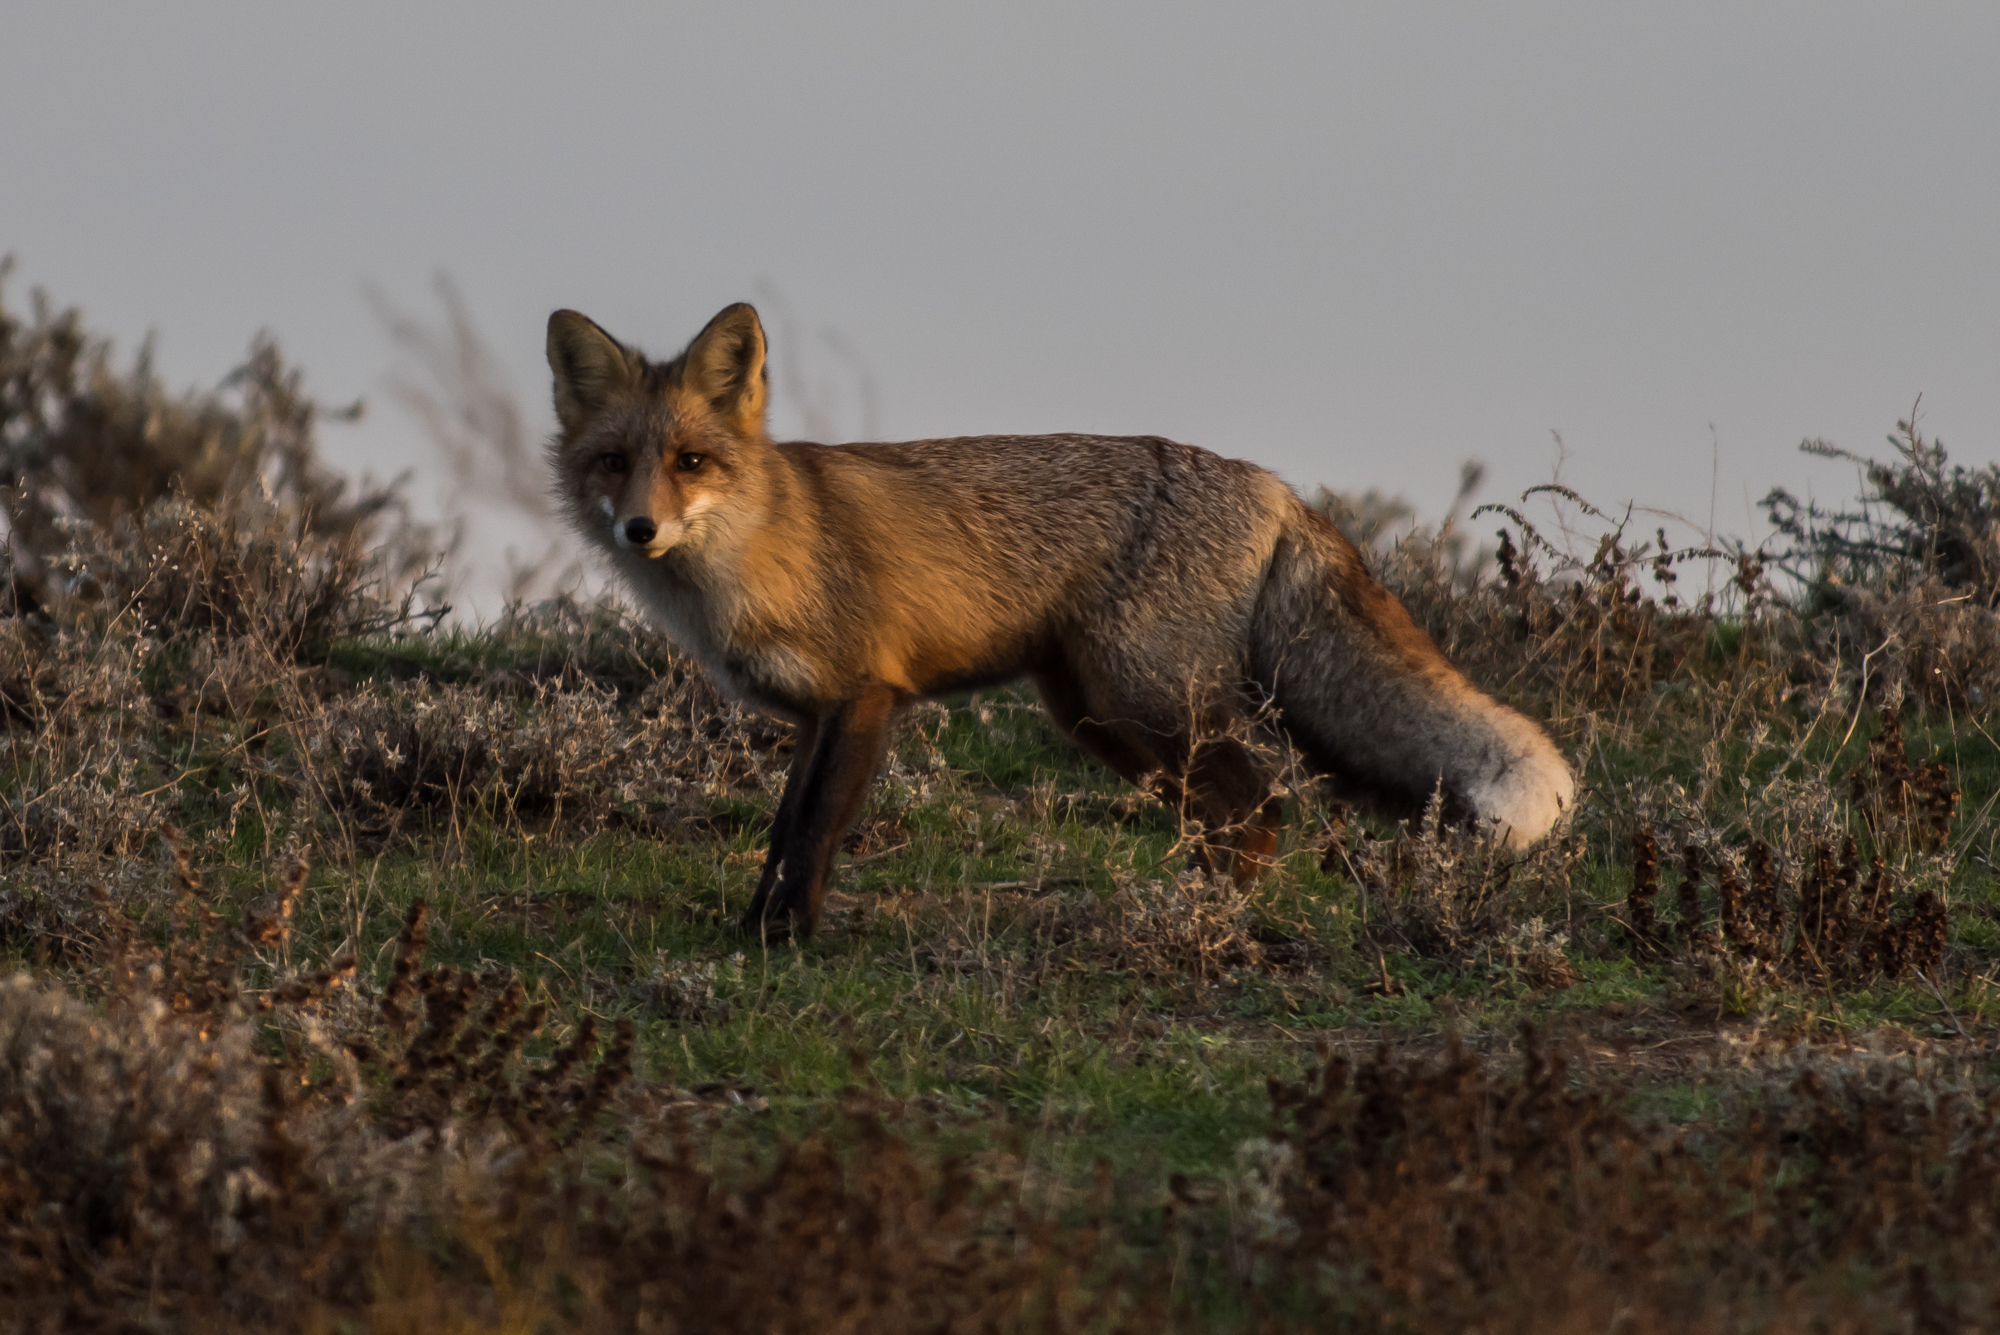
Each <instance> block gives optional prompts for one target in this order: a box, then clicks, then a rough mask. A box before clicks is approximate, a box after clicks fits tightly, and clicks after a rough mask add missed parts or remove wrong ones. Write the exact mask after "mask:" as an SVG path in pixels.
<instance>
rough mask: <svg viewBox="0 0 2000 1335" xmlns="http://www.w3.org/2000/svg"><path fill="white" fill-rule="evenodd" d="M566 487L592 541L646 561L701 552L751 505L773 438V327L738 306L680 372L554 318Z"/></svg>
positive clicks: (581, 324)
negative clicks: (769, 346) (769, 351)
mask: <svg viewBox="0 0 2000 1335" xmlns="http://www.w3.org/2000/svg"><path fill="white" fill-rule="evenodd" d="M549 369H550V370H552V371H553V372H555V399H556V418H557V420H558V421H559V422H560V423H561V427H562V430H561V432H560V434H559V435H558V436H557V438H556V440H555V443H554V445H553V446H552V448H551V460H552V462H553V463H554V465H555V471H556V488H557V492H558V495H559V496H560V498H561V500H562V503H563V506H564V508H565V509H566V510H567V511H568V512H569V516H570V519H571V521H572V522H574V523H575V524H576V526H577V528H578V529H579V531H581V532H582V533H583V534H585V535H586V536H587V537H589V538H591V539H592V540H594V541H596V542H599V543H602V544H603V545H605V546H606V547H612V548H617V549H621V550H625V551H630V552H632V553H634V554H636V555H643V556H647V557H658V556H664V555H665V554H666V553H667V552H669V551H672V550H674V549H676V548H680V549H683V550H687V551H694V550H698V549H699V548H700V547H701V546H703V545H704V544H705V543H707V542H708V541H709V540H710V539H711V538H712V537H714V536H715V534H717V533H718V532H721V531H723V530H726V529H727V527H728V526H729V524H730V522H731V521H732V520H734V519H737V518H740V517H741V510H742V507H743V505H744V504H745V503H748V502H752V501H753V499H754V496H755V493H756V490H757V481H758V478H759V477H760V475H761V473H762V464H763V460H764V458H765V454H766V452H767V451H769V450H770V448H771V443H770V438H769V437H768V436H766V435H765V433H764V402H765V398H766V393H767V378H766V375H765V371H764V326H763V325H762V324H761V323H759V321H758V319H757V312H756V311H755V310H753V309H752V308H751V307H749V306H748V305H745V304H744V303H742V302H738V303H737V304H736V305H734V306H731V307H729V308H728V309H727V310H725V311H723V312H722V313H721V314H720V315H718V316H716V317H715V318H714V319H713V320H710V321H709V322H708V327H707V328H706V329H703V330H702V331H701V333H699V334H697V335H696V336H695V340H694V342H692V343H690V344H688V348H687V351H686V352H683V353H682V354H681V355H680V356H678V357H676V358H674V359H673V360H672V361H670V362H651V361H648V360H647V359H646V358H645V356H644V355H643V354H642V353H640V352H639V351H638V350H637V349H634V348H628V347H625V346H624V345H623V344H621V343H619V342H618V340H616V339H614V338H612V337H611V335H609V334H607V333H605V332H604V331H603V330H602V329H600V328H599V327H598V326H597V325H596V324H594V323H592V322H591V321H590V320H588V319H586V318H585V317H583V316H581V315H579V314H577V313H576V312H575V311H557V312H556V313H555V314H554V315H551V316H550V317H549Z"/></svg>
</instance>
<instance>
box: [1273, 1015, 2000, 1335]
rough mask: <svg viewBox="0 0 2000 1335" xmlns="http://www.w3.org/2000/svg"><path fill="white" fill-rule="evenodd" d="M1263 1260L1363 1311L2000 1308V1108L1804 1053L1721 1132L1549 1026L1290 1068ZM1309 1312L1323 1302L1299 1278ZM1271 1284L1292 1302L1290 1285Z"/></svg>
mask: <svg viewBox="0 0 2000 1335" xmlns="http://www.w3.org/2000/svg"><path fill="white" fill-rule="evenodd" d="M1273 1099H1274V1107H1275V1110H1276V1124H1275V1126H1274V1129H1273V1132H1272V1139H1273V1141H1274V1142H1275V1143H1276V1145H1277V1147H1278V1152H1276V1153H1268V1154H1266V1155H1264V1156H1261V1158H1262V1163H1263V1164H1264V1165H1265V1167H1264V1168H1263V1170H1262V1172H1263V1176H1264V1179H1265V1183H1266V1190H1268V1191H1270V1192H1271V1193H1273V1194H1274V1195H1275V1197H1276V1198H1277V1200H1278V1201H1279V1203H1280V1204H1279V1206H1278V1211H1277V1213H1278V1219H1279V1224H1280V1226H1279V1227H1277V1228H1275V1229H1272V1230H1270V1231H1269V1232H1268V1234H1267V1236H1266V1237H1265V1238H1264V1239H1263V1240H1262V1241H1261V1243H1260V1244H1259V1247H1258V1256H1257V1259H1256V1260H1255V1261H1254V1262H1253V1270H1252V1273H1253V1275H1254V1277H1255V1278H1256V1279H1257V1280H1258V1281H1259V1282H1260V1283H1261V1284H1263V1285H1266V1286H1268V1287H1266V1288H1264V1289H1263V1290H1262V1291H1263V1292H1264V1293H1266V1294H1267V1295H1277V1296H1279V1301H1282V1295H1284V1294H1285V1292H1286V1288H1287V1285H1288V1283H1289V1284H1296V1285H1300V1286H1303V1287H1304V1288H1305V1289H1306V1290H1307V1291H1309V1292H1311V1293H1312V1294H1314V1295H1315V1298H1316V1300H1317V1302H1319V1303H1323V1304H1327V1305H1328V1306H1329V1307H1330V1312H1329V1311H1327V1310H1325V1309H1322V1314H1321V1316H1320V1317H1319V1318H1317V1319H1316V1320H1319V1321H1324V1320H1326V1319H1327V1317H1328V1316H1329V1315H1330V1316H1332V1318H1333V1320H1334V1322H1335V1323H1336V1324H1338V1325H1339V1326H1340V1327H1341V1328H1344V1329H1367V1330H1372V1329H1383V1328H1388V1329H1410V1330H1459V1329H1465V1328H1467V1327H1468V1326H1469V1325H1473V1324H1476V1325H1477V1326H1478V1327H1479V1328H1480V1329H1482V1330H1498V1331H1547V1330H1603V1329H1612V1328H1616V1329H1621V1330H1639V1331H1670V1330H1671V1331H1686V1330H1715V1331H1721V1330H1739V1329H1759V1330H1799V1331H1803V1330H1818V1329H1840V1330H1884V1331H1887V1330H1904V1329H1909V1328H1910V1325H1909V1324H1908V1323H1909V1322H1910V1321H1911V1320H1912V1318H1913V1317H1914V1319H1915V1321H1916V1326H1917V1328H1919V1329H1962V1328H1979V1327H1984V1326H1986V1325H1989V1324H1990V1323H1991V1322H1992V1321H1993V1320H1994V1318H1995V1316H1996V1315H2000V1314H1996V1312H1995V1310H1994V1293H1993V1289H1992V1286H1991V1284H1990V1283H1989V1282H1988V1280H1989V1278H1990V1275H1991V1273H1992V1267H1993V1265H1994V1264H1995V1262H1996V1260H2000V1230H1997V1229H1996V1227H1995V1222H1994V1219H1993V1217H1992V1212H1991V1210H1990V1208H1989V1206H1988V1202H1989V1201H1990V1200H1991V1197H1992V1193H1993V1192H1994V1191H1995V1190H1996V1189H1997V1188H2000V1122H1996V1120H1995V1117H1994V1114H1993V1111H1992V1107H1991V1105H1990V1103H1988V1102H1987V1100H1986V1099H1985V1098H1983V1097H1980V1096H1978V1095H1977V1094H1975V1093H1973V1092H1971V1091H1962V1090H1961V1089H1959V1088H1956V1087H1954V1085H1953V1083H1952V1082H1951V1081H1950V1080H1949V1079H1947V1078H1946V1076H1945V1074H1944V1073H1943V1072H1941V1071H1939V1070H1937V1069H1935V1068H1928V1069H1927V1068H1925V1067H1923V1066H1922V1065H1919V1064H1917V1063H1908V1064H1905V1063H1902V1062H1897V1063H1894V1064H1881V1065H1877V1066H1873V1067H1871V1066H1867V1065H1855V1064H1853V1063H1849V1064H1846V1065H1834V1064H1832V1063H1828V1062H1826V1061H1824V1060H1823V1059H1818V1058H1813V1057H1807V1058H1805V1059H1804V1060H1803V1061H1801V1062H1800V1063H1799V1064H1798V1065H1797V1066H1796V1067H1795V1068H1794V1071H1793V1074H1792V1078H1791V1079H1790V1081H1789V1083H1788V1085H1787V1086H1786V1087H1783V1088H1781V1089H1778V1090H1774V1091H1773V1093H1772V1095H1771V1097H1770V1098H1769V1099H1768V1100H1766V1101H1760V1102H1758V1103H1756V1104H1753V1105H1752V1106H1750V1107H1749V1108H1747V1109H1745V1110H1741V1111H1738V1112H1737V1113H1735V1114H1734V1115H1732V1116H1731V1117H1729V1118H1728V1119H1726V1120H1724V1121H1723V1122H1722V1123H1721V1124H1720V1125H1717V1126H1715V1127H1713V1128H1712V1129H1710V1130H1707V1131H1705V1132H1702V1131H1693V1130H1687V1129H1674V1128H1658V1127H1653V1126H1649V1125H1646V1124H1644V1123H1641V1122H1639V1121H1636V1120H1634V1119H1633V1118H1632V1117H1631V1116H1629V1115H1628V1114H1626V1113H1625V1112H1623V1111H1622V1110H1621V1103H1622V1099H1621V1091H1620V1090H1619V1089H1618V1088H1617V1087H1616V1086H1611V1085H1603V1084H1598V1083H1594V1082H1592V1081H1590V1080H1588V1079H1584V1080H1579V1079H1578V1078H1577V1077H1576V1075H1575V1073H1574V1072H1572V1071H1571V1070H1570V1068H1569V1066H1568V1063H1567V1062H1566V1060H1565V1059H1564V1057H1563V1056H1562V1055H1561V1054H1560V1053H1552V1052H1548V1051H1545V1050H1544V1049H1543V1048H1542V1047H1541V1045H1540V1042H1539V1040H1538V1037H1537V1035H1536V1034H1535V1033H1534V1031H1533V1030H1532V1029H1530V1030H1528V1031H1527V1032H1526V1036H1525V1040H1524V1043H1523V1061H1522V1065H1521V1068H1520V1069H1519V1071H1518V1072H1517V1073H1514V1072H1508V1071H1506V1070H1504V1069H1496V1068H1495V1067H1494V1066H1492V1065H1490V1064H1488V1063H1485V1062H1483V1061H1481V1060H1480V1059H1479V1058H1477V1057H1474V1056H1472V1055H1470V1054H1468V1053H1466V1052H1464V1051H1462V1050H1460V1049H1458V1048H1456V1047H1454V1048H1453V1049H1452V1050H1451V1051H1449V1052H1448V1053H1446V1054H1445V1055H1444V1056H1443V1057H1442V1058H1439V1059H1435V1060H1426V1059H1423V1058H1413V1059H1402V1058H1398V1057H1396V1056H1394V1055H1393V1054H1391V1053H1390V1052H1389V1051H1388V1050H1387V1049H1383V1050H1380V1051H1378V1052H1377V1053H1376V1055H1375V1056H1374V1057H1372V1058H1370V1059H1368V1060H1364V1061H1361V1062H1359V1063H1350V1062H1349V1061H1348V1060H1346V1059H1345V1058H1343V1057H1338V1056H1334V1057H1329V1058H1328V1059H1327V1060H1326V1061H1325V1064H1324V1065H1323V1067H1322V1068H1321V1069H1320V1070H1319V1071H1318V1072H1317V1073H1316V1074H1315V1075H1314V1076H1313V1077H1312V1078H1310V1079H1308V1080H1307V1081H1305V1082H1304V1083H1302V1084H1299V1085H1295V1086H1287V1085H1280V1084H1274V1086H1273ZM1296 1296H1297V1298H1298V1299H1299V1301H1300V1302H1301V1305H1303V1302H1304V1301H1305V1300H1304V1299H1303V1295H1296ZM1265 1301H1271V1298H1269V1297H1267V1298H1266V1299H1265Z"/></svg>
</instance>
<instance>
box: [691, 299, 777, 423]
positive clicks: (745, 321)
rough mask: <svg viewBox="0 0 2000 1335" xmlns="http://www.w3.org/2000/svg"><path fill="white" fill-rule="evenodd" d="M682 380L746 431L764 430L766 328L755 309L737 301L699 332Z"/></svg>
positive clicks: (766, 391) (717, 410) (766, 394)
mask: <svg viewBox="0 0 2000 1335" xmlns="http://www.w3.org/2000/svg"><path fill="white" fill-rule="evenodd" d="M681 384H683V385H684V386H686V387H687V388H689V389H691V390H693V391H695V393H697V394H700V395H701V396H702V397H703V398H705V399H707V400H708V401H709V403H710V404H712V405H713V406H714V408H715V411H716V412H718V413H720V414H722V415H723V416H724V417H725V418H728V419H729V420H730V421H731V422H732V423H733V424H734V425H735V426H736V428H737V429H738V430H739V431H741V432H743V433H744V434H745V435H749V436H761V435H763V434H764V401H765V399H766V398H767V397H768V389H767V377H766V375H765V373H764V326H763V323H762V322H761V321H759V320H758V319H757V311H756V308H755V307H753V306H751V305H750V304H749V303H748V302H743V301H739V302H737V303H736V304H735V305H734V306H731V307H729V308H728V309H727V310H725V311H723V312H722V314H720V315H718V316H716V317H715V318H714V319H713V320H710V321H709V322H708V328H706V329H704V330H702V331H701V332H700V333H699V334H696V335H695V338H694V342H692V343H690V344H688V350H687V353H686V360H685V362H684V369H683V370H682V371H681Z"/></svg>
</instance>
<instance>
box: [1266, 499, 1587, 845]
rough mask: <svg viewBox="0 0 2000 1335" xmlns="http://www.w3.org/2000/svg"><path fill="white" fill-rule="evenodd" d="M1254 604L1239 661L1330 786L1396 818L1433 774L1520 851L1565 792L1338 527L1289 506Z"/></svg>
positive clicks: (1560, 772) (1421, 798) (1533, 730)
mask: <svg viewBox="0 0 2000 1335" xmlns="http://www.w3.org/2000/svg"><path fill="white" fill-rule="evenodd" d="M1296 504H1297V516H1296V519H1295V520H1294V522H1292V523H1289V524H1287V525H1286V527H1285V534H1284V536H1283V537H1282V538H1281V539H1280V541H1279V544H1278V548H1277V551H1276V552H1275V554H1274V556H1273V559H1272V563H1271V570H1270V575H1269V577H1268V579H1267V581H1266V583H1265V587H1264V589H1263V592H1262V594H1261V596H1260V597H1259V599H1258V602H1257V609H1256V615H1255V620H1254V622H1253V626H1252V632H1251V665H1252V671H1253V672H1254V673H1255V674H1256V676H1257V678H1258V680H1259V681H1260V682H1261V683H1262V685H1263V686H1264V688H1265V689H1266V690H1267V691H1269V692H1270V693H1271V697H1272V699H1273V701H1274V702H1275V703H1276V705H1277V707H1278V710H1279V717H1280V721H1281V722H1282V724H1283V726H1284V728H1285V730H1286V732H1287V733H1289V734H1290V736H1291V738H1292V740H1293V742H1294V743H1295V744H1296V745H1297V746H1298V747H1299V748H1300V749H1301V750H1302V751H1304V752H1305V753H1306V756H1307V758H1308V759H1309V760H1310V761H1311V762H1312V763H1313V764H1314V765H1315V766H1317V767H1318V768H1320V769H1321V770H1323V771H1324V772H1326V773H1328V774H1330V775H1332V776H1333V778H1334V779H1335V781H1336V783H1337V784H1339V785H1340V787H1341V788H1342V789H1343V790H1347V791H1352V792H1354V793H1355V794H1356V795H1359V796H1363V797H1367V798H1371V799H1373V800H1374V801H1375V802H1377V803H1378V804H1379V805H1382V806H1383V807H1385V808H1387V809H1388V810H1390V811H1391V812H1394V813H1397V814H1405V813H1410V812H1414V811H1416V810H1419V809H1421V807H1422V806H1423V804H1424V802H1426V801H1427V800H1428V799H1429V798H1430V795H1431V794H1432V793H1433V792H1435V791H1437V789H1438V787H1439V785H1440V782H1442V785H1443V790H1444V796H1445V801H1446V804H1447V809H1448V810H1449V811H1450V812H1451V813H1453V814H1454V815H1456V816H1458V817H1461V818H1463V817H1470V818H1472V819H1473V820H1475V821H1478V822H1480V823H1481V824H1484V825H1487V826H1490V827H1492V828H1493V829H1494V830H1495V832H1496V833H1497V834H1498V835H1499V837H1500V838H1502V839H1503V840H1504V841H1505V842H1506V843H1507V844H1509V845H1510V846H1513V847H1525V846H1526V845H1529V844H1532V843H1534V842H1535V841H1537V840H1539V839H1540V838H1541V837H1542V836H1543V835H1545V834H1547V833H1548V831H1549V829H1550V828H1551V827H1552V826H1554V824H1555V823H1556V821H1557V820H1559V819H1560V818H1561V817H1562V814H1563V812H1564V811H1565V810H1567V809H1568V807H1569V806H1570V804H1571V803H1572V801H1573V800H1574V798H1575V791H1576V788H1575V781H1574V780H1573V779H1572V778H1571V776H1570V771H1569V766H1568V765H1567V764H1565V763H1564V761H1563V758H1562V755H1561V754H1560V753H1559V752H1558V751H1557V750H1556V747H1555V744H1554V743H1553V742H1551V741H1550V740H1549V738H1548V735H1547V734H1546V733H1544V732H1543V731H1542V729H1541V728H1540V727H1539V726H1538V725H1537V724H1535V723H1534V722H1532V721H1531V720H1529V719H1527V718H1525V717H1523V716H1522V715H1521V714H1518V713H1516V712H1515V711H1514V710H1512V709H1509V708H1507V706H1505V705H1503V704H1501V703H1500V702H1499V701H1497V700H1494V699H1493V698H1492V697H1491V696H1488V695H1486V694H1485V693H1483V692H1482V691H1480V690H1479V688H1477V687H1476V686H1474V685H1473V684H1472V683H1471V682H1470V681H1468V680H1467V679H1466V677H1465V674H1464V673H1462V672H1460V671H1459V670H1458V669H1457V668H1455V667H1453V666H1452V665H1451V663H1450V662H1449V661H1447V660H1446V658H1445V656H1444V655H1443V654H1442V653H1440V652H1439V651H1438V648H1437V646H1436V645H1435V644H1433V643H1432V642H1431V638H1430V636H1428V635H1426V634H1425V633H1424V631H1423V629H1422V628H1421V627H1420V626H1418V625H1417V623H1416V622H1415V621H1414V620H1413V619H1412V618H1411V616H1410V614H1409V612H1408V611H1407V610H1406V609H1405V608H1404V607H1403V605H1402V604H1401V603H1399V602H1397V601H1396V599H1395V597H1394V596H1393V595H1391V594H1390V593H1389V591H1388V590H1387V589H1385V588H1383V587H1382V586H1381V585H1380V584H1378V583H1376V582H1375V580H1374V579H1373V577H1371V576H1370V575H1369V574H1368V571H1367V568H1366V567H1365V566H1364V565H1363V564H1362V561H1361V557H1360V555H1359V553H1357V552H1356V551H1355V549H1354V545H1353V544H1352V543H1350V542H1349V541H1348V540H1347V539H1346V538H1345V537H1344V536H1342V534H1341V532H1340V530H1338V529H1336V528H1335V527H1334V526H1333V525H1332V524H1331V523H1329V522H1328V521H1327V520H1326V518H1325V517H1324V516H1322V515H1320V514H1319V513H1318V512H1316V511H1314V510H1312V509H1310V508H1308V507H1307V506H1306V505H1305V504H1304V503H1303V502H1297V503H1296Z"/></svg>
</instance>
